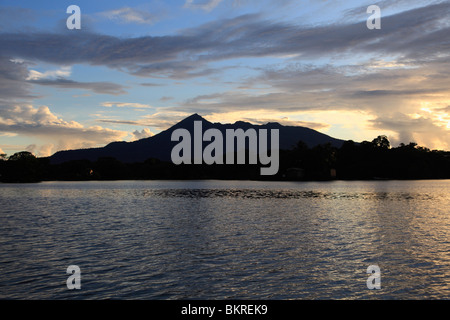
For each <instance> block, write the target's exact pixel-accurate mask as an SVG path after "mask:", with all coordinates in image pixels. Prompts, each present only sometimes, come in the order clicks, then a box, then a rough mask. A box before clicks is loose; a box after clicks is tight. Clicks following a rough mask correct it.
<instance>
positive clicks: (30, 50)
mask: <svg viewBox="0 0 450 320" xmlns="http://www.w3.org/2000/svg"><path fill="white" fill-rule="evenodd" d="M449 14H450V3H448V2H443V3H440V4H435V5H429V6H426V7H421V8H416V9H413V10H409V11H405V12H401V13H398V14H395V15H392V16H387V17H384V18H383V28H382V29H381V30H377V31H376V32H373V30H368V29H367V28H366V25H365V21H363V22H357V23H350V24H337V23H336V24H330V25H325V26H313V27H308V26H299V25H293V24H289V23H287V22H273V21H269V20H265V19H262V18H261V17H260V16H258V15H244V16H239V17H236V18H232V19H228V20H216V21H214V22H210V23H207V24H205V25H202V26H200V27H196V28H192V29H187V30H183V31H181V32H180V34H178V35H171V36H159V37H152V36H144V37H137V38H118V37H113V36H106V35H99V34H92V33H86V32H81V33H77V34H73V35H71V36H70V37H68V36H67V35H66V34H50V33H30V34H13V33H9V34H8V33H4V34H1V35H0V55H2V56H10V57H16V58H23V59H30V60H33V59H37V60H41V61H46V62H51V63H57V64H63V65H71V64H76V63H88V64H91V65H106V66H109V67H112V68H117V69H120V70H122V71H126V72H129V73H131V74H136V75H140V76H150V75H155V76H156V75H159V76H161V75H166V76H169V77H173V78H186V77H199V76H204V75H208V74H213V73H214V72H216V71H217V70H215V69H214V68H211V67H209V66H208V64H209V63H211V62H214V61H221V60H224V59H235V58H243V57H247V58H252V57H253V58H254V57H284V56H296V57H301V58H302V59H313V58H314V59H316V58H318V57H329V56H330V55H336V54H339V55H341V57H342V58H344V57H348V58H349V57H354V56H355V54H356V53H361V54H362V53H364V54H371V55H383V56H399V57H401V59H400V60H401V61H403V62H405V63H411V62H414V61H416V62H418V61H430V60H432V59H437V58H439V59H445V60H447V61H448V57H449V52H450V48H449V42H448V38H449V34H450V32H449V31H450V26H449V25H448V23H446V19H447V18H446V17H447V16H448V15H449ZM43 43H45V44H46V45H42V44H43ZM187 57H188V58H187Z"/></svg>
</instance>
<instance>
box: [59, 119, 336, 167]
mask: <svg viewBox="0 0 450 320" xmlns="http://www.w3.org/2000/svg"><path fill="white" fill-rule="evenodd" d="M195 121H202V129H203V132H204V131H206V130H208V129H210V128H216V129H219V130H220V131H221V132H222V134H223V135H224V137H225V130H227V129H234V130H235V129H243V130H244V131H245V130H247V129H249V128H254V129H255V130H256V131H257V132H258V130H259V129H268V131H269V132H270V129H279V132H280V141H279V142H280V149H284V150H287V149H291V148H292V147H293V146H295V144H296V143H297V142H298V141H300V140H302V141H303V142H305V143H306V144H307V145H308V147H314V146H316V145H319V144H325V143H330V144H331V145H332V146H335V147H340V146H341V145H342V143H343V142H344V141H343V140H339V139H335V138H333V137H330V136H328V135H326V134H323V133H320V132H318V131H315V130H313V129H309V128H305V127H295V126H283V125H281V124H279V123H268V124H265V125H253V124H251V123H248V122H242V121H238V122H236V123H234V124H221V123H211V122H209V121H207V120H205V119H203V118H202V117H201V116H199V115H198V114H193V115H191V116H189V117H187V118H186V119H184V120H182V121H180V122H178V123H177V124H175V125H174V126H172V127H171V128H169V129H167V130H165V131H162V132H160V133H159V134H157V135H154V136H153V137H150V138H145V139H141V140H138V141H133V142H113V143H110V144H108V145H107V146H105V147H101V148H91V149H78V150H67V151H59V152H57V153H55V154H54V155H52V156H51V157H50V162H51V163H53V164H57V163H63V162H66V161H71V160H84V159H86V160H90V161H96V160H97V159H98V158H101V157H113V158H116V159H117V160H119V161H122V162H126V163H132V162H143V161H145V160H147V159H149V158H156V159H160V160H162V161H170V160H171V156H170V155H171V151H172V148H173V147H174V146H175V145H177V144H178V143H179V142H176V141H175V142H173V141H171V136H172V132H173V131H174V130H176V129H179V128H184V129H187V130H188V131H189V132H190V133H191V137H193V136H194V134H193V132H194V122H195ZM205 144H207V143H205ZM269 147H270V145H269Z"/></svg>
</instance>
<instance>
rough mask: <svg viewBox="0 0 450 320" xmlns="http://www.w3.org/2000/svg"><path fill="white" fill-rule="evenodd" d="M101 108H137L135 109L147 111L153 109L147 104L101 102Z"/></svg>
mask: <svg viewBox="0 0 450 320" xmlns="http://www.w3.org/2000/svg"><path fill="white" fill-rule="evenodd" d="M101 105H102V106H103V107H108V108H110V107H114V106H115V107H117V108H137V109H149V108H153V107H152V106H150V105H148V104H142V103H135V102H103V103H102V104H101Z"/></svg>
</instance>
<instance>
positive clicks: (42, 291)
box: [0, 181, 450, 299]
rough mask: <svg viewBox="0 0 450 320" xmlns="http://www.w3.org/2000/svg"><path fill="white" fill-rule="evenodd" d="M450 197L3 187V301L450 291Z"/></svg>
mask: <svg viewBox="0 0 450 320" xmlns="http://www.w3.org/2000/svg"><path fill="white" fill-rule="evenodd" d="M449 208H450V181H374V182H356V181H353V182H342V181H335V182H324V183H304V182H283V183H281V182H243V181H191V182H190V181H183V182H181V181H180V182H177V181H171V182H169V181H118V182H45V183H40V184H14V185H12V184H0V298H2V299H73V298H75V299H111V298H112V299H450V209H449ZM69 265H77V266H79V267H80V269H81V290H68V289H67V287H66V280H67V278H68V277H69V275H68V274H66V269H67V267H68V266H69ZM370 265H378V266H379V267H380V269H381V289H380V290H369V289H368V288H367V285H366V281H367V278H368V274H367V273H366V271H367V268H368V267H369V266H370Z"/></svg>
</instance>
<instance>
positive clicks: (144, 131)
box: [133, 128, 154, 140]
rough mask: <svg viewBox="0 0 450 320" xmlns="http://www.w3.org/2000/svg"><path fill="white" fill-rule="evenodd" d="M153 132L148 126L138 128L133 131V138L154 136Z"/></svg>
mask: <svg viewBox="0 0 450 320" xmlns="http://www.w3.org/2000/svg"><path fill="white" fill-rule="evenodd" d="M153 135H154V134H153V132H151V131H150V129H148V128H144V129H142V130H141V131H139V130H136V131H134V132H133V140H140V139H144V138H149V137H151V136H153Z"/></svg>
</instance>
